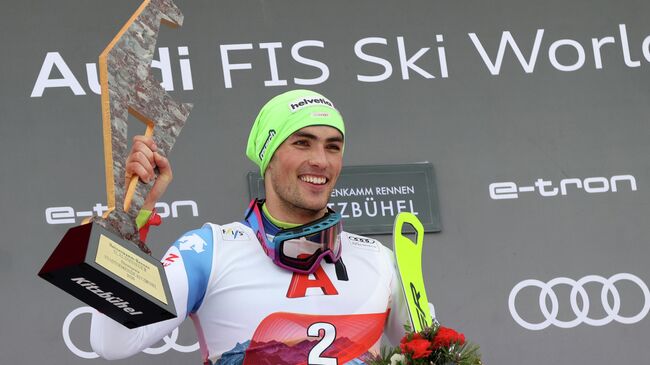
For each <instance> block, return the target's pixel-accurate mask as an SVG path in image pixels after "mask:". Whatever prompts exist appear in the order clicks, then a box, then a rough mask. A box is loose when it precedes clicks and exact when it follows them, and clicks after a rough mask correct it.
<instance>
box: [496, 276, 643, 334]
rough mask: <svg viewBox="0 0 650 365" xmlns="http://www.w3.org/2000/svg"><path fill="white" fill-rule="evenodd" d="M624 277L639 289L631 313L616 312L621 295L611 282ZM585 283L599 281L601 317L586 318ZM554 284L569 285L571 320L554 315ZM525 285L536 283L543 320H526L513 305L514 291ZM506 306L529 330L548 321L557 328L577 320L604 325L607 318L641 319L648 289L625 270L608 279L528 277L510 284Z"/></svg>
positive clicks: (556, 303) (556, 304)
mask: <svg viewBox="0 0 650 365" xmlns="http://www.w3.org/2000/svg"><path fill="white" fill-rule="evenodd" d="M625 280H627V281H631V282H632V283H634V284H636V285H637V286H638V287H639V288H640V289H641V292H642V293H643V303H644V304H643V309H641V311H639V313H637V314H636V315H634V316H632V317H624V316H622V315H620V314H619V310H620V309H621V296H620V294H619V291H618V289H616V286H615V284H616V283H618V282H621V281H625ZM587 283H597V284H602V286H603V288H602V290H601V292H600V301H601V303H602V306H603V308H604V309H605V313H607V315H606V316H605V317H603V318H590V317H589V316H588V315H589V305H590V303H589V296H588V295H587V291H586V290H585V288H584V285H585V284H587ZM556 285H568V286H570V287H571V294H570V296H569V300H570V303H571V309H572V310H573V312H574V313H575V316H576V318H575V319H573V320H571V321H561V320H559V319H558V318H557V315H558V311H559V301H558V298H557V295H556V294H555V292H554V291H553V287H555V286H556ZM528 287H537V288H540V289H541V292H540V294H539V307H540V310H541V312H542V314H543V315H544V318H546V319H545V320H544V321H543V322H540V323H531V322H528V321H526V320H524V319H523V318H521V316H520V315H519V313H518V312H517V308H516V307H515V299H516V298H517V294H519V292H520V291H521V290H522V289H524V288H528ZM610 294H611V297H612V298H613V303H612V304H610V303H609V299H608V297H609V296H610ZM578 296H580V300H581V301H582V307H580V305H579V304H578ZM547 298H549V299H550V302H551V309H550V310H549V308H548V307H547ZM508 307H509V308H510V314H512V318H513V319H514V320H515V322H517V323H518V324H519V325H520V326H522V327H524V328H526V329H529V330H532V331H539V330H543V329H544V328H546V327H548V326H550V325H555V326H557V327H560V328H573V327H576V326H578V325H579V324H581V323H585V324H588V325H590V326H604V325H606V324H608V323H610V322H611V321H616V322H619V323H623V324H632V323H637V322H639V321H641V320H642V319H643V318H645V316H646V315H647V314H648V311H650V291H648V287H647V286H646V284H645V283H644V282H643V281H642V280H641V279H639V278H638V277H636V276H634V275H632V274H627V273H621V274H616V275H613V276H612V277H610V278H609V279H606V278H604V277H602V276H598V275H588V276H585V277H584V278H582V279H580V280H578V281H575V280H573V279H569V278H555V279H553V280H551V281H549V282H548V283H544V282H542V281H539V280H534V279H528V280H524V281H522V282H520V283H519V284H517V285H515V287H514V288H512V291H510V296H509V298H508Z"/></svg>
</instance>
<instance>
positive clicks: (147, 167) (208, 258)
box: [91, 90, 407, 365]
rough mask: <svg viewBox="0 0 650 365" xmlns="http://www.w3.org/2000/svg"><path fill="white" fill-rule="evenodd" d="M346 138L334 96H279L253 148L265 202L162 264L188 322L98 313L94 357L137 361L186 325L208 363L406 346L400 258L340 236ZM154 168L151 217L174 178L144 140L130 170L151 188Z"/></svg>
mask: <svg viewBox="0 0 650 365" xmlns="http://www.w3.org/2000/svg"><path fill="white" fill-rule="evenodd" d="M344 136H345V127H344V124H343V119H342V118H341V115H340V114H339V112H338V110H336V109H335V108H334V105H333V104H332V102H331V101H329V100H328V99H326V98H325V97H324V96H322V95H320V94H317V93H315V92H312V91H307V90H294V91H289V92H286V93H283V94H281V95H278V96H276V97H275V98H273V99H271V100H270V101H269V102H268V103H267V104H266V105H264V107H263V108H262V109H261V111H260V113H259V115H258V117H257V119H256V120H255V123H254V125H253V127H252V129H251V132H250V136H249V138H248V145H247V148H246V154H247V156H248V157H249V158H250V159H251V160H252V161H253V162H254V163H256V164H257V165H258V166H259V168H260V172H261V173H262V176H264V187H265V190H266V201H258V200H255V201H253V202H251V204H250V206H249V209H248V210H247V211H246V214H245V218H244V220H243V221H242V222H235V223H231V224H226V225H222V226H218V225H215V224H209V223H208V224H205V225H204V226H203V227H201V228H200V229H197V230H194V231H190V232H188V233H186V234H185V235H183V236H182V237H181V238H180V239H179V240H178V241H177V242H176V243H175V244H174V245H173V246H172V247H171V248H170V249H169V251H168V252H167V254H166V255H165V257H164V258H163V262H164V264H165V265H166V269H165V270H166V273H167V276H168V279H169V284H170V288H171V291H172V295H173V298H174V302H175V305H176V310H177V313H178V318H176V319H171V320H168V321H164V322H160V323H156V324H152V325H148V326H145V327H140V328H137V329H134V330H128V329H126V328H124V327H122V326H121V325H119V324H117V323H116V322H113V321H112V320H110V319H108V318H107V317H105V316H103V315H101V314H99V313H97V314H94V315H93V320H92V326H91V344H92V346H93V349H94V350H95V351H96V352H97V353H98V354H100V355H101V356H103V357H105V358H122V357H126V356H130V355H132V354H135V353H137V352H139V351H141V350H143V349H145V348H147V347H149V346H151V345H152V344H153V343H155V342H156V341H158V340H160V339H161V338H162V337H163V336H164V335H166V334H167V333H169V332H171V331H172V330H173V329H174V328H176V327H177V326H179V325H180V324H181V322H182V321H183V320H184V319H185V318H186V317H187V316H189V317H190V318H192V320H193V322H194V325H195V327H196V330H197V335H198V338H199V344H200V347H201V351H202V357H203V361H204V363H205V364H220V365H230V364H242V363H243V364H256V365H257V364H270V365H271V364H272V365H278V364H292V365H293V364H314V365H315V364H322V365H335V364H341V365H342V364H346V363H348V364H363V363H364V362H363V360H364V359H367V358H368V357H369V356H372V355H375V354H377V353H378V351H379V343H380V341H379V340H380V338H381V335H382V334H385V335H386V337H387V339H388V340H389V341H390V342H391V343H392V344H396V343H397V342H398V341H399V339H400V337H401V335H403V332H404V331H403V325H404V324H405V323H406V321H407V315H406V311H405V305H404V304H403V298H402V293H401V289H400V287H399V281H398V278H397V276H396V272H395V268H394V265H393V262H392V254H391V252H390V250H388V249H387V248H385V247H384V246H382V245H381V244H380V243H379V242H377V241H375V240H372V239H363V241H361V239H360V236H356V235H353V234H350V233H347V232H344V231H342V230H341V223H340V216H339V215H338V214H337V213H335V212H333V211H331V210H329V209H328V208H327V202H328V199H329V196H330V193H331V191H332V189H333V188H334V185H335V184H336V180H337V178H338V176H339V174H340V172H341V166H342V158H343V147H344V138H345V137H344ZM156 166H157V167H158V168H159V170H160V176H159V178H158V179H157V180H156V183H155V185H154V187H153V188H152V190H151V194H150V195H149V197H148V198H147V201H146V202H145V206H144V209H145V210H146V209H152V208H153V206H154V204H155V202H156V200H157V199H158V198H160V196H161V195H162V193H163V192H164V191H165V189H166V187H167V184H169V182H170V181H171V177H172V173H171V168H170V166H169V163H168V162H167V160H166V159H164V158H163V157H162V156H160V155H159V154H157V153H156V147H155V145H154V143H153V141H152V140H151V139H147V138H144V137H136V139H135V143H134V146H133V148H132V151H131V154H130V156H129V159H128V160H127V173H128V174H135V175H137V176H139V177H140V179H142V180H144V181H148V180H149V179H151V178H153V168H154V167H156ZM145 214H146V213H145ZM141 218H142V217H141ZM359 242H363V244H361V243H359Z"/></svg>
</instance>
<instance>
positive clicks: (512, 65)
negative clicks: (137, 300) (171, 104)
mask: <svg viewBox="0 0 650 365" xmlns="http://www.w3.org/2000/svg"><path fill="white" fill-rule="evenodd" d="M176 3H177V5H178V6H179V7H180V8H181V9H182V11H183V13H184V14H185V25H184V26H183V27H182V28H179V29H176V30H172V29H169V28H163V29H162V31H161V35H160V38H159V47H164V48H163V49H161V50H160V52H159V53H158V54H157V56H156V59H158V60H160V64H163V66H164V67H162V69H163V70H164V72H158V71H157V74H158V76H159V77H160V79H161V81H164V82H165V85H167V87H168V88H169V89H172V91H171V93H172V95H173V96H174V97H175V98H176V99H177V100H181V101H184V102H192V103H194V110H193V111H192V114H191V115H190V119H189V120H188V124H187V126H186V128H185V129H184V130H183V133H182V134H181V135H180V137H179V139H178V142H177V144H176V146H175V148H174V151H173V152H172V155H171V160H172V163H173V164H174V172H175V174H174V175H175V180H174V183H173V184H172V186H171V188H170V189H169V191H168V192H167V194H166V195H165V197H164V199H163V201H164V202H165V204H167V206H168V207H169V208H171V207H172V205H174V206H175V207H177V209H176V212H175V214H172V213H173V212H171V210H172V209H169V211H170V213H169V214H170V216H169V217H168V218H167V219H165V223H164V225H163V226H162V227H160V228H156V229H154V231H153V233H152V234H151V236H150V242H151V246H152V247H153V249H154V253H155V254H156V255H158V257H159V256H160V255H162V253H163V252H164V250H165V248H166V246H167V244H168V243H169V242H172V241H173V240H175V238H176V237H178V236H179V235H180V234H182V232H184V231H186V230H188V229H191V228H193V227H196V226H199V225H200V224H202V223H203V222H205V221H214V222H221V223H223V222H229V221H233V220H238V219H240V217H241V214H242V212H243V210H244V208H245V206H246V204H247V201H246V198H247V185H246V174H247V172H249V171H251V170H253V166H252V165H251V164H250V163H249V162H248V161H247V160H246V159H245V156H244V148H245V145H244V143H245V139H246V137H247V133H248V130H249V127H250V125H251V123H252V121H253V119H254V117H255V115H256V112H257V110H258V108H259V107H260V106H261V104H262V103H264V102H265V101H266V100H267V99H268V98H270V97H271V96H273V95H275V94H277V93H280V92H282V91H285V90H287V89H289V88H297V87H306V88H312V89H315V90H317V91H320V92H322V93H324V94H325V95H327V96H328V97H329V98H330V99H332V100H333V101H334V102H335V103H336V105H337V107H338V108H339V109H340V110H341V112H342V113H343V115H344V116H345V118H346V121H347V128H348V135H347V140H348V142H347V146H346V152H345V162H346V163H347V164H349V165H361V164H364V165H365V164H387V163H410V162H418V161H431V162H432V163H433V164H434V167H435V170H436V176H437V183H438V196H439V200H440V215H441V223H442V232H440V233H437V234H428V235H427V236H426V240H425V244H426V247H425V250H424V255H425V257H424V261H425V263H424V266H425V269H424V275H425V280H426V283H427V288H428V291H429V298H430V299H431V301H432V302H433V303H434V304H435V306H436V310H437V313H438V317H439V319H440V320H441V322H443V323H444V324H446V325H448V326H451V327H455V328H457V329H458V330H460V331H462V332H464V333H465V334H466V335H467V336H468V337H469V338H470V339H471V340H473V341H474V342H476V343H478V344H479V345H481V347H482V352H483V356H484V362H485V363H486V364H531V365H542V364H544V365H545V364H611V363H629V364H639V363H647V355H646V353H645V348H646V347H647V339H648V338H650V327H649V325H648V319H647V318H646V314H647V313H648V309H649V308H650V293H648V289H647V283H648V282H650V269H648V265H647V259H648V257H649V256H648V254H649V253H650V252H649V249H648V244H647V240H648V234H649V233H650V225H648V218H647V212H648V210H649V209H650V195H648V189H649V188H650V187H649V186H648V181H650V169H649V164H648V156H650V146H649V145H648V143H647V142H646V141H647V140H648V138H649V137H650V127H649V126H648V122H647V120H648V110H649V107H648V98H649V97H650V86H649V85H650V83H648V77H647V75H648V72H647V70H648V68H650V49H649V46H650V38H647V37H648V35H650V24H648V21H647V14H648V12H649V11H650V3H648V2H647V1H641V0H626V1H616V2H615V1H601V0H589V1H587V0H576V1H571V2H566V1H555V0H550V1H544V2H539V1H515V0H499V1H467V0H457V1H424V0H421V1H386V0H381V1H376V0H375V1H367V0H363V1H362V0H359V1H338V0H332V1H327V2H322V1H284V0H274V1H267V0H260V1H248V0H233V1H197V0H194V1H189V0H185V1H183V0H176ZM138 4H139V2H137V1H124V0H119V1H115V0H114V1H68V0H65V1H56V2H49V1H13V2H7V1H5V2H4V3H3V11H2V13H1V15H0V17H1V19H2V21H1V22H0V39H1V41H2V42H1V44H2V45H3V50H2V52H0V59H1V60H2V62H1V66H2V67H1V69H0V72H1V73H2V85H1V86H0V88H1V93H2V94H1V95H2V97H1V98H0V100H1V103H2V109H1V110H2V122H1V123H0V166H1V167H2V173H0V194H1V195H0V207H2V208H1V209H2V219H1V220H0V232H2V238H1V239H0V242H1V244H0V288H1V293H2V294H0V305H1V307H0V308H2V311H3V313H2V315H1V317H0V328H1V330H0V363H1V364H22V363H48V364H90V363H95V364H99V363H106V362H105V361H104V360H101V359H95V360H91V359H86V358H84V356H85V357H93V354H92V353H90V351H91V350H90V347H89V344H88V330H89V323H90V322H89V316H88V315H87V314H84V313H83V311H84V309H83V308H82V309H77V308H80V307H83V306H84V305H83V303H80V302H79V301H77V300H75V299H73V298H71V297H68V296H67V295H65V294H64V293H63V292H61V291H59V290H58V289H56V288H54V287H53V286H51V285H50V284H48V283H46V282H45V281H43V280H41V279H39V278H37V277H36V272H37V271H38V269H39V268H40V266H41V265H42V264H43V262H44V261H45V260H46V258H47V257H48V255H49V254H50V253H51V252H52V250H53V249H54V247H55V245H56V244H57V243H58V240H59V239H60V238H61V237H62V236H63V234H64V232H65V231H66V230H67V229H68V228H70V227H72V226H73V224H71V223H63V224H62V222H65V221H66V220H68V221H70V220H72V221H75V222H76V223H77V224H78V223H79V222H80V221H81V219H82V218H81V217H78V216H82V215H84V214H86V212H88V211H91V209H93V207H94V206H95V205H96V204H98V203H100V204H105V201H106V197H105V190H104V170H103V169H104V167H103V162H102V161H103V160H102V146H101V127H100V120H101V118H100V105H99V97H98V95H96V94H95V93H94V92H93V87H94V86H93V77H90V80H91V81H90V83H89V77H88V72H87V66H88V64H94V63H96V62H97V57H98V55H99V53H100V52H101V51H102V50H103V49H104V47H105V46H106V44H107V43H108V42H109V41H110V40H111V39H112V38H113V36H114V35H115V34H116V33H117V31H118V30H119V29H120V27H121V26H122V24H123V23H124V22H125V21H126V20H127V19H128V18H129V17H130V15H131V13H132V12H133V11H134V10H135V9H136V8H137V6H138ZM305 41H311V42H305ZM269 43H271V44H269ZM274 43H275V44H274ZM233 45H234V46H233ZM500 45H501V46H502V47H501V52H499V49H500ZM178 47H187V51H188V52H185V53H186V54H187V55H184V54H183V52H180V55H179V50H178ZM237 48H239V50H237ZM228 49H234V50H228ZM292 49H293V51H292ZM270 50H271V51H270ZM272 51H274V52H275V53H274V55H275V62H274V63H273V62H270V59H272V58H273V57H270V56H269V55H270V54H271V53H272ZM269 52H271V53H269ZM499 54H500V56H499ZM165 55H168V59H169V60H168V61H166V57H165ZM224 55H227V59H226V57H224ZM237 64H239V66H237ZM241 64H250V67H249V66H248V65H243V66H242V65H241ZM272 64H273V65H275V67H271V65H272ZM182 65H183V66H182ZM228 65H231V66H230V67H233V66H232V65H235V66H234V67H235V68H237V67H239V68H241V67H248V69H233V70H231V71H229V66H228ZM91 66H94V65H91ZM89 69H90V70H93V67H89ZM190 72H191V76H190V75H189V73H190ZM39 75H40V77H39ZM91 76H93V75H92V72H91ZM184 78H185V82H184V81H183V79H184ZM282 80H286V85H284V86H283V85H278V84H283V83H284V82H283V81H282ZM190 81H191V85H190ZM265 82H266V85H265ZM77 83H78V84H77ZM172 83H173V87H171V86H172ZM143 130H144V128H143ZM569 179H573V180H569ZM495 183H496V185H491V184H495ZM534 184H537V185H534ZM562 186H564V190H562V189H561V188H562ZM555 189H557V190H555ZM495 198H497V199H495ZM504 198H507V199H504ZM183 201H185V202H183ZM187 201H191V202H194V204H195V206H196V209H195V210H194V211H193V210H192V209H191V207H190V206H189V205H188V204H190V205H191V202H190V203H188V202H187ZM174 202H176V203H175V204H174ZM179 202H180V203H179ZM61 207H64V208H61ZM65 207H68V208H65ZM48 208H54V209H49V210H48ZM163 210H164V207H163ZM73 218H74V219H73ZM376 238H379V239H381V240H382V241H383V242H385V243H386V244H387V245H390V241H391V238H390V236H378V237H376ZM581 279H582V280H581ZM535 280H537V281H535ZM519 289H520V290H519ZM540 293H542V296H541V300H540V299H539V298H540ZM544 294H546V295H544ZM603 298H604V299H603ZM509 300H510V301H511V302H512V303H510V304H512V305H509ZM572 303H573V305H572ZM545 311H546V316H545ZM546 318H548V320H547V319H546ZM66 319H67V320H66ZM194 342H195V339H194V336H193V329H192V328H191V326H190V325H187V326H186V325H184V326H182V327H181V330H180V334H179V335H178V337H176V336H172V338H171V339H167V342H162V341H161V342H160V343H159V344H158V345H157V346H158V347H156V348H154V349H152V350H149V354H140V355H137V356H135V357H134V358H131V359H127V360H122V361H116V362H113V363H114V364H133V363H139V364H152V365H153V364H156V365H162V364H178V363H192V362H195V363H198V362H199V361H200V355H199V353H198V352H197V351H194V352H189V353H188V352H185V351H188V350H192V345H193V344H194ZM188 346H189V347H188ZM156 353H159V354H156ZM644 359H645V360H644Z"/></svg>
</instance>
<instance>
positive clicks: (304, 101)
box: [289, 96, 334, 113]
mask: <svg viewBox="0 0 650 365" xmlns="http://www.w3.org/2000/svg"><path fill="white" fill-rule="evenodd" d="M312 105H324V106H328V107H330V108H332V109H334V104H333V103H332V102H331V101H329V100H327V99H326V98H324V97H309V96H307V97H302V98H298V99H296V100H294V101H292V102H290V103H289V110H291V112H292V113H293V112H297V111H298V110H300V109H302V108H304V107H308V106H312Z"/></svg>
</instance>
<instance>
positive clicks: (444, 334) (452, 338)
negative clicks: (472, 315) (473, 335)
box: [433, 326, 465, 350]
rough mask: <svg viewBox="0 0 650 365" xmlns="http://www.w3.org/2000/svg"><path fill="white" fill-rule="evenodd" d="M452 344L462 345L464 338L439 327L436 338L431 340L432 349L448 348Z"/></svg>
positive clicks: (450, 330) (460, 334) (459, 334)
mask: <svg viewBox="0 0 650 365" xmlns="http://www.w3.org/2000/svg"><path fill="white" fill-rule="evenodd" d="M452 343H457V344H459V345H462V344H464V343H465V336H464V335H463V334H462V333H458V332H456V331H454V330H453V329H451V328H447V327H442V326H440V328H439V329H438V332H437V333H436V336H435V337H434V338H433V349H434V350H435V349H439V348H441V347H449V346H450V345H451V344H452Z"/></svg>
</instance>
